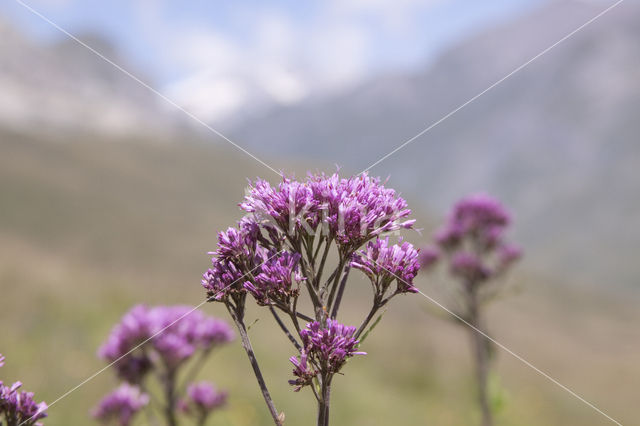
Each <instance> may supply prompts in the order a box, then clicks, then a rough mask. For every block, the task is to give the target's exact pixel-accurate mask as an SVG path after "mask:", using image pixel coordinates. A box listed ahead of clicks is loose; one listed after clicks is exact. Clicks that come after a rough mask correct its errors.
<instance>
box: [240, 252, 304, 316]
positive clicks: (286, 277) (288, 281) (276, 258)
mask: <svg viewBox="0 0 640 426" xmlns="http://www.w3.org/2000/svg"><path fill="white" fill-rule="evenodd" d="M300 257H301V256H300V255H299V254H298V253H295V254H292V253H289V252H282V253H276V252H273V251H271V252H267V253H266V256H264V257H262V258H261V261H262V262H261V263H260V268H259V273H258V274H256V275H255V279H254V280H253V282H251V281H246V282H245V283H244V288H245V289H246V290H247V291H248V292H249V293H251V295H253V297H254V298H255V299H256V302H258V304H260V305H268V304H270V303H272V302H279V303H282V304H285V305H288V304H289V300H290V298H291V297H295V296H296V295H297V294H298V289H297V284H298V283H299V282H301V281H303V280H304V277H303V276H302V274H301V273H300V270H299V267H298V262H299V261H300Z"/></svg>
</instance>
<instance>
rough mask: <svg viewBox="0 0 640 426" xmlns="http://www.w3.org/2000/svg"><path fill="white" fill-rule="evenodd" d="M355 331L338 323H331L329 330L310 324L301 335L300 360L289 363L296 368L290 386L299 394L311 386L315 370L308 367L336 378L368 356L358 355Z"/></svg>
mask: <svg viewBox="0 0 640 426" xmlns="http://www.w3.org/2000/svg"><path fill="white" fill-rule="evenodd" d="M355 332H356V328H355V327H348V326H346V325H343V324H340V323H338V322H337V321H335V320H331V319H328V320H327V326H326V328H322V327H321V325H320V323H319V322H317V321H314V322H312V323H309V324H307V327H306V328H305V329H304V330H301V331H300V337H301V338H302V345H303V349H302V351H301V354H300V358H299V359H297V358H296V357H292V358H291V359H290V361H291V362H292V363H293V365H294V366H295V369H294V370H293V374H294V375H295V376H296V377H297V379H296V380H290V381H289V384H291V385H293V386H296V389H295V390H296V391H298V390H300V388H302V387H303V386H306V385H308V384H310V383H311V381H312V379H313V377H315V375H316V374H317V373H316V370H315V369H314V368H311V367H310V365H309V363H311V364H313V365H314V366H316V367H318V369H321V370H322V371H324V372H325V373H328V374H335V373H337V372H338V371H340V369H341V368H342V366H343V365H344V364H345V362H347V359H348V358H350V357H352V356H354V355H366V353H365V352H357V348H358V343H359V342H358V340H356V339H355V338H354V337H353V335H354V334H355Z"/></svg>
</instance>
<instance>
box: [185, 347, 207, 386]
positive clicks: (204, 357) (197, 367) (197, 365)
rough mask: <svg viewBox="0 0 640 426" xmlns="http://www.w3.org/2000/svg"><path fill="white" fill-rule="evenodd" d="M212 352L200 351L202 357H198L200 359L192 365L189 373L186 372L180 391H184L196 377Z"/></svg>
mask: <svg viewBox="0 0 640 426" xmlns="http://www.w3.org/2000/svg"><path fill="white" fill-rule="evenodd" d="M210 353H211V350H207V351H204V352H201V353H200V357H198V359H197V360H196V361H195V362H194V363H193V364H192V365H191V368H190V369H189V371H188V372H187V374H185V376H184V379H183V380H182V384H181V385H180V386H178V389H179V393H182V392H183V391H184V389H185V388H186V387H187V385H188V384H189V382H191V381H192V380H193V379H195V378H196V376H197V375H198V373H199V372H200V370H202V367H204V365H205V361H206V360H207V357H208V356H209V354H210Z"/></svg>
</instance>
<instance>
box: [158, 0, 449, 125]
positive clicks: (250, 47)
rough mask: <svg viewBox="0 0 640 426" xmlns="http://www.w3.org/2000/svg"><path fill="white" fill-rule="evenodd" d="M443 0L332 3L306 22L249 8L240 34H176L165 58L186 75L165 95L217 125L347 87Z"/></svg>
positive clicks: (200, 31)
mask: <svg viewBox="0 0 640 426" xmlns="http://www.w3.org/2000/svg"><path fill="white" fill-rule="evenodd" d="M439 1H441V0H429V1H426V2H425V1H419V0H396V1H395V2H389V1H386V0H340V1H339V0H330V1H328V2H327V3H319V5H320V9H319V10H318V13H315V14H314V15H308V16H307V15H304V16H294V15H291V13H292V12H291V11H287V10H273V9H269V10H264V9H262V10H261V9H260V8H256V9H255V10H253V9H250V10H248V11H245V12H243V13H242V14H241V15H242V16H241V19H240V22H239V23H240V24H241V25H240V26H242V27H246V28H247V30H246V32H245V33H243V34H242V35H241V36H239V35H238V34H233V33H229V32H228V33H223V32H220V31H218V32H216V31H212V30H211V29H209V28H206V27H205V28H200V29H198V28H197V27H194V26H192V25H190V26H189V27H184V26H183V27H180V28H174V29H173V30H172V33H173V34H172V35H173V38H172V40H171V41H170V43H169V47H168V48H167V49H166V55H167V58H166V60H167V61H172V63H178V64H180V67H181V68H182V70H183V71H182V74H183V75H182V77H180V78H178V79H177V80H176V81H175V82H173V83H172V84H171V85H170V86H169V87H168V90H169V91H170V93H171V94H172V95H173V96H174V97H175V98H176V100H177V101H179V102H184V103H186V104H188V105H190V109H191V110H193V111H194V112H195V111H196V110H197V111H200V112H201V113H202V114H206V116H205V117H203V118H205V119H207V120H211V121H214V122H215V121H221V120H225V119H226V118H228V117H230V116H232V115H233V114H235V113H236V112H239V111H240V110H242V111H243V113H246V112H247V111H249V112H250V111H251V110H254V109H257V110H260V109H261V108H265V107H268V106H269V105H272V104H273V103H276V104H291V103H294V102H297V101H299V100H301V99H303V98H304V97H306V96H309V95H313V94H319V93H323V92H326V91H332V90H338V89H342V88H344V87H345V86H348V85H351V84H354V83H356V82H358V81H360V80H361V79H362V78H363V77H365V76H366V75H367V73H368V72H370V71H371V69H372V63H373V62H374V61H375V60H377V56H379V55H380V52H379V50H378V41H379V38H380V37H385V36H394V37H395V35H394V34H395V33H405V32H407V31H408V27H409V26H410V25H409V22H408V21H411V20H413V21H415V17H414V16H413V14H414V12H415V10H416V9H417V8H419V7H430V6H431V5H433V4H436V3H437V2H439ZM237 19H238V18H237ZM371 22H373V23H374V24H373V25H372V24H371ZM231 27H233V26H231ZM391 33H394V34H391ZM217 91H220V93H219V94H217V96H216V92H217Z"/></svg>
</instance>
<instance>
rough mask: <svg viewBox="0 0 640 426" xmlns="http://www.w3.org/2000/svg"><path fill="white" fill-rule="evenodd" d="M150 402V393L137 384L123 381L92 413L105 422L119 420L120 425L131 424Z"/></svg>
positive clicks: (127, 425) (126, 425)
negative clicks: (141, 389) (142, 390)
mask: <svg viewBox="0 0 640 426" xmlns="http://www.w3.org/2000/svg"><path fill="white" fill-rule="evenodd" d="M148 403H149V395H147V394H145V393H143V392H141V391H140V389H139V388H138V387H137V386H133V385H129V384H128V383H123V384H121V385H120V386H119V387H118V388H117V389H116V390H114V391H113V392H111V393H110V394H108V395H107V396H105V397H104V398H103V399H102V401H100V403H99V404H98V405H97V406H96V407H95V408H94V409H93V410H92V411H91V415H92V416H93V417H94V418H95V419H97V420H99V421H100V422H102V423H104V424H107V423H110V422H117V424H119V425H120V426H129V425H130V424H131V422H132V420H133V418H134V416H135V415H136V414H137V413H138V412H139V411H140V410H141V409H142V408H144V407H145V406H146V405H147V404H148Z"/></svg>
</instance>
